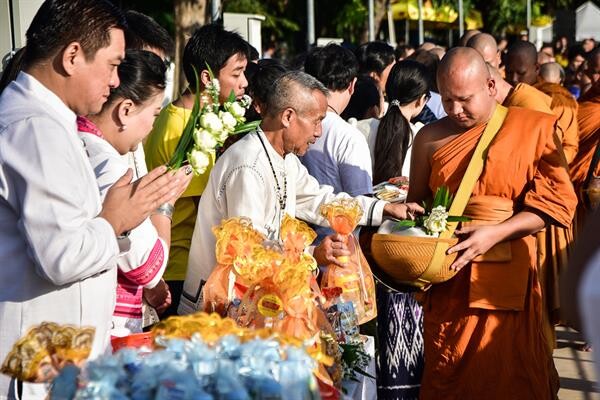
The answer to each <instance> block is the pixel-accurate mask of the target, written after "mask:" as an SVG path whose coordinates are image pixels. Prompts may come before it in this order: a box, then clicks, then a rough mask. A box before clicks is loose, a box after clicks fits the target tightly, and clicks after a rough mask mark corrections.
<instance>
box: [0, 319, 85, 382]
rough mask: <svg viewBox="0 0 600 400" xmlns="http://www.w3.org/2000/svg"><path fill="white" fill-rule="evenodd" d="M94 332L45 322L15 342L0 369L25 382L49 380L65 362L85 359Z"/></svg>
mask: <svg viewBox="0 0 600 400" xmlns="http://www.w3.org/2000/svg"><path fill="white" fill-rule="evenodd" d="M94 332H95V329H94V328H75V327H72V326H61V325H58V324H55V323H51V322H44V323H42V324H40V325H38V326H36V327H34V328H32V329H30V330H29V332H28V333H27V334H26V335H25V336H23V337H22V338H21V339H19V340H18V341H17V343H15V345H14V346H13V348H12V349H11V351H10V352H9V353H8V355H7V356H6V359H5V360H4V363H3V364H2V369H1V370H0V372H2V373H3V374H6V375H8V376H11V377H13V378H16V379H19V380H22V381H25V382H38V383H40V382H50V381H51V380H52V379H54V377H55V376H56V375H58V371H60V369H61V368H62V367H63V366H64V365H65V364H67V363H73V364H76V365H80V364H81V363H83V361H85V360H86V359H87V358H88V356H89V355H90V352H91V349H92V344H93V341H94Z"/></svg>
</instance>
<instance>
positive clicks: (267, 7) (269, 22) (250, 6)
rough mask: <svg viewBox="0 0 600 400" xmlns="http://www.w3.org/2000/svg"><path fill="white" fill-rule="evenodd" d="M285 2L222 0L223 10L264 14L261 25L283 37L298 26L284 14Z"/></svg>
mask: <svg viewBox="0 0 600 400" xmlns="http://www.w3.org/2000/svg"><path fill="white" fill-rule="evenodd" d="M284 10H285V3H284V2H283V1H281V0H271V1H260V0H226V1H223V11H224V12H234V13H249V14H259V15H264V16H265V21H264V22H263V27H264V28H266V29H267V30H270V31H271V32H272V34H273V35H274V36H276V37H283V36H285V35H286V34H287V33H289V32H297V31H299V30H300V26H299V25H298V24H297V23H296V22H294V21H293V20H292V19H289V18H287V17H286V16H284Z"/></svg>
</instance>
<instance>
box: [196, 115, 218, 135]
mask: <svg viewBox="0 0 600 400" xmlns="http://www.w3.org/2000/svg"><path fill="white" fill-rule="evenodd" d="M200 126H202V127H203V128H204V129H208V130H209V131H211V132H220V131H221V130H223V122H221V118H219V116H218V115H217V114H215V113H212V112H208V113H206V114H203V115H202V116H201V117H200Z"/></svg>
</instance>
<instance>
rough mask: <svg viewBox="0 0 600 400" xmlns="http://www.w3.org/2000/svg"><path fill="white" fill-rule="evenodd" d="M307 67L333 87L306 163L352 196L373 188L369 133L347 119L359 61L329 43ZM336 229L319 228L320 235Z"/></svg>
mask: <svg viewBox="0 0 600 400" xmlns="http://www.w3.org/2000/svg"><path fill="white" fill-rule="evenodd" d="M304 71H305V72H306V73H307V74H310V75H312V76H314V77H315V78H317V79H318V80H319V81H320V82H321V83H322V84H323V85H324V86H325V87H326V88H327V90H328V91H329V96H328V97H327V114H326V116H325V118H324V119H323V123H322V126H323V134H322V135H321V137H319V138H318V139H317V140H316V141H315V144H314V145H312V146H310V148H309V149H308V150H307V151H306V154H305V155H304V156H302V158H301V161H302V164H304V166H305V167H306V169H307V170H308V172H309V173H310V174H311V175H312V176H314V177H315V178H316V179H317V181H318V182H319V183H320V184H321V185H329V186H331V187H333V192H334V193H340V192H346V193H348V194H349V195H351V196H358V195H365V194H370V193H372V192H373V179H372V175H373V174H372V162H371V153H370V152H369V146H368V144H367V141H366V139H365V136H364V135H363V134H362V133H361V132H360V131H359V130H358V129H357V128H355V127H354V126H352V125H350V124H349V123H348V122H346V121H344V120H343V119H342V117H340V114H341V113H342V112H343V111H344V109H345V108H346V106H348V103H349V102H350V98H351V97H352V93H353V92H354V85H355V83H356V75H357V73H358V61H357V60H356V56H355V55H354V54H353V53H352V52H351V51H350V50H348V49H345V48H343V47H341V46H339V45H337V44H329V45H327V46H325V47H323V48H316V49H314V50H313V51H312V52H311V53H310V54H309V55H308V56H307V57H306V61H305V62H304ZM331 232H332V231H331V230H330V229H328V228H317V233H318V234H319V238H323V237H324V236H326V235H327V234H329V233H331Z"/></svg>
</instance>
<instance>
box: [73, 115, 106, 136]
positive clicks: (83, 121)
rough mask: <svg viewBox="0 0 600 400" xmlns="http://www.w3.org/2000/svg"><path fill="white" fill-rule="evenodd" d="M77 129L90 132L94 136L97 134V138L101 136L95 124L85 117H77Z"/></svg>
mask: <svg viewBox="0 0 600 400" xmlns="http://www.w3.org/2000/svg"><path fill="white" fill-rule="evenodd" d="M77 130H78V131H79V132H86V133H90V134H92V135H94V136H98V137H99V138H101V137H102V132H100V129H98V127H97V126H96V124H94V123H93V122H92V121H90V120H89V119H88V118H86V117H81V116H79V117H77Z"/></svg>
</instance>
